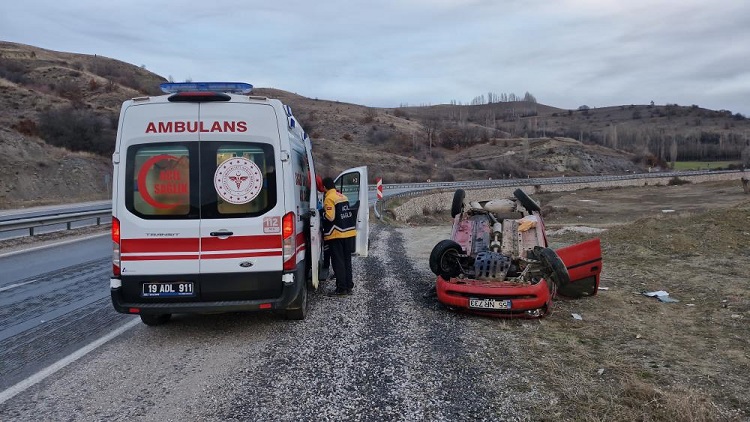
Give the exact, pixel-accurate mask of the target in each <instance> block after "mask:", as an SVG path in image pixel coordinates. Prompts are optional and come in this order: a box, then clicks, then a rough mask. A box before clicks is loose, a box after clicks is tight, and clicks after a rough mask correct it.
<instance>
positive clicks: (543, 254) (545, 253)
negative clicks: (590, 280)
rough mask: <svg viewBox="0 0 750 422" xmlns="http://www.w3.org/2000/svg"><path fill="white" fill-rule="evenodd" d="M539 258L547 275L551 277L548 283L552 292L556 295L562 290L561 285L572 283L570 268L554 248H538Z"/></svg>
mask: <svg viewBox="0 0 750 422" xmlns="http://www.w3.org/2000/svg"><path fill="white" fill-rule="evenodd" d="M538 256H539V260H540V261H542V264H543V265H544V268H545V273H546V275H545V277H546V278H549V279H550V280H548V284H549V289H550V293H551V294H552V295H553V296H554V295H556V294H557V291H558V290H560V286H565V285H567V284H568V283H570V274H568V268H567V267H566V266H565V263H564V262H563V261H562V259H560V256H559V255H558V254H557V252H555V251H554V250H552V249H550V248H540V249H538Z"/></svg>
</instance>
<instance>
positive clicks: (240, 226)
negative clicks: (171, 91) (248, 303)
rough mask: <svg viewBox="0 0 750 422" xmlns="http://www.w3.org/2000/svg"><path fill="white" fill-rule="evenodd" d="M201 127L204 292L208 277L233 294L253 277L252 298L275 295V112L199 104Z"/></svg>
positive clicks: (278, 253) (280, 208) (278, 251)
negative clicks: (253, 290)
mask: <svg viewBox="0 0 750 422" xmlns="http://www.w3.org/2000/svg"><path fill="white" fill-rule="evenodd" d="M200 122H201V125H202V129H203V130H202V131H201V134H200V139H201V149H200V154H201V216H202V220H201V226H200V239H201V264H200V272H201V276H202V279H203V280H204V285H203V286H204V293H206V292H211V290H212V287H211V285H212V284H211V277H212V276H213V277H216V278H217V279H218V280H221V283H214V285H216V286H218V285H219V284H221V285H222V286H225V287H222V289H233V288H236V287H237V285H238V284H242V283H247V280H249V279H250V278H248V277H247V274H249V273H260V277H258V278H254V279H253V280H254V282H257V286H256V287H257V289H258V292H257V293H258V294H261V295H266V296H268V297H273V296H278V295H279V294H280V292H281V288H282V283H281V272H282V267H283V262H282V217H283V215H284V198H283V196H282V193H281V192H282V189H281V186H279V185H280V182H279V179H278V178H279V177H280V175H281V165H280V164H281V161H280V158H279V155H280V147H279V144H280V140H279V129H278V124H277V122H278V119H277V116H276V112H275V110H274V108H273V107H272V106H271V105H269V104H267V103H265V104H264V103H252V102H208V103H201V104H200ZM232 273H233V274H234V275H231V274H232ZM233 285H234V286H235V287H232V286H233ZM217 288H218V287H217ZM254 288H255V287H253V289H254ZM241 289H242V290H246V289H247V287H246V286H245V287H242V288H241ZM212 293H216V294H222V293H224V294H226V293H227V292H226V291H225V292H219V291H217V292H212ZM204 296H205V295H204Z"/></svg>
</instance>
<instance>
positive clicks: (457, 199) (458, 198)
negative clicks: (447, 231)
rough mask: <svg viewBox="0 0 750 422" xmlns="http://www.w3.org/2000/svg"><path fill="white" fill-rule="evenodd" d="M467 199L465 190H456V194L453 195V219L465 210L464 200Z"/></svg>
mask: <svg viewBox="0 0 750 422" xmlns="http://www.w3.org/2000/svg"><path fill="white" fill-rule="evenodd" d="M465 198H466V192H464V190H463V189H456V193H454V194H453V203H451V217H455V216H457V215H458V214H461V212H462V211H463V210H464V199H465Z"/></svg>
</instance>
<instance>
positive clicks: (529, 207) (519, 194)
mask: <svg viewBox="0 0 750 422" xmlns="http://www.w3.org/2000/svg"><path fill="white" fill-rule="evenodd" d="M513 196H515V197H516V199H518V202H520V203H521V205H523V207H524V208H526V211H528V212H534V211H541V210H542V208H541V207H540V206H539V204H537V203H536V201H534V200H533V199H531V198H530V197H529V195H526V192H524V191H523V189H521V188H518V189H516V190H515V191H513Z"/></svg>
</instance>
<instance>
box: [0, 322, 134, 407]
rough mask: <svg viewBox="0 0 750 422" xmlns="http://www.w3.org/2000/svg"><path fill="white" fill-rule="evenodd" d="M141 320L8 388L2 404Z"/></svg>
mask: <svg viewBox="0 0 750 422" xmlns="http://www.w3.org/2000/svg"><path fill="white" fill-rule="evenodd" d="M139 322H140V320H139V319H133V320H132V321H130V322H128V323H127V324H125V325H123V326H122V327H120V328H118V329H116V330H114V331H112V332H110V333H109V334H107V335H105V336H104V337H101V338H99V339H98V340H95V341H93V342H91V343H90V344H89V345H87V346H84V347H82V348H80V349H78V350H76V351H75V352H73V353H71V354H70V355H68V356H66V357H64V358H62V359H60V360H58V361H57V362H55V363H53V364H52V365H50V366H48V367H46V368H44V369H42V370H41V371H39V372H37V373H36V374H34V375H32V376H30V377H28V378H26V379H25V380H23V381H20V382H19V383H17V384H16V385H14V386H12V387H10V388H8V389H6V390H5V391H3V392H1V393H0V404H3V403H5V402H6V401H8V400H10V399H12V398H13V397H14V396H16V395H17V394H19V393H21V392H23V391H25V390H26V389H27V388H29V387H31V386H33V385H35V384H37V383H39V382H41V381H43V380H44V379H45V378H47V377H49V376H50V375H52V374H54V373H55V372H57V371H59V370H61V369H63V368H65V367H66V366H68V365H70V364H71V363H73V362H75V361H77V360H78V359H80V358H82V357H83V356H86V354H88V353H89V352H91V351H93V350H95V349H96V348H98V347H99V346H101V345H103V344H104V343H106V342H108V341H110V340H112V339H113V338H115V337H117V336H119V335H120V334H122V333H124V332H125V331H128V330H129V329H131V328H133V327H135V326H136V325H138V323H139Z"/></svg>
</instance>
